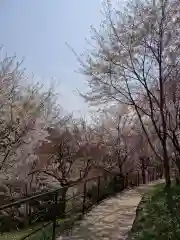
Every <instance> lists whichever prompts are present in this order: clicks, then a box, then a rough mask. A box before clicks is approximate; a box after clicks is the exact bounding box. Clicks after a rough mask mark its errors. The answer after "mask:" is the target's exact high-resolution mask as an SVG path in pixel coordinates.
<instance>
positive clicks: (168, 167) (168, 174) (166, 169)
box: [163, 145, 171, 188]
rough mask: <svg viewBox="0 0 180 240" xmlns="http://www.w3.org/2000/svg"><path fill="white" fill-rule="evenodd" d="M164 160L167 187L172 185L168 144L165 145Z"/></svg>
mask: <svg viewBox="0 0 180 240" xmlns="http://www.w3.org/2000/svg"><path fill="white" fill-rule="evenodd" d="M163 160H164V161H163V162H164V175H165V181H166V187H167V188H168V187H170V186H171V176H170V166H169V157H168V154H167V148H166V145H165V146H163Z"/></svg>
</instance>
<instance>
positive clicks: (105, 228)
mask: <svg viewBox="0 0 180 240" xmlns="http://www.w3.org/2000/svg"><path fill="white" fill-rule="evenodd" d="M162 182H163V180H158V181H154V182H152V183H150V184H147V185H141V186H139V187H136V188H133V189H129V190H125V191H123V192H121V193H120V194H118V195H117V196H115V197H112V198H109V199H106V200H104V201H103V202H101V203H100V204H99V205H97V206H95V207H94V208H93V209H92V210H91V211H90V212H89V213H87V214H86V215H85V216H84V218H83V219H82V220H81V221H80V223H79V224H76V225H75V226H74V228H73V229H72V232H71V233H69V235H70V236H60V237H58V239H57V240H70V239H71V240H95V239H96V240H125V239H126V238H127V234H128V232H129V230H130V229H131V227H132V224H133V222H134V219H135V216H136V208H137V206H138V204H139V202H140V200H141V198H142V195H143V194H144V193H146V192H147V191H148V190H150V188H151V187H152V186H154V185H155V184H158V183H162Z"/></svg>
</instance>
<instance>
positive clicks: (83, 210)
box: [82, 181, 87, 214]
mask: <svg viewBox="0 0 180 240" xmlns="http://www.w3.org/2000/svg"><path fill="white" fill-rule="evenodd" d="M86 191H87V189H86V181H85V182H84V190H83V209H82V213H83V214H84V213H85V210H86Z"/></svg>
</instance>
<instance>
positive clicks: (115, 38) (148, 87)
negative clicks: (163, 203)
mask: <svg viewBox="0 0 180 240" xmlns="http://www.w3.org/2000/svg"><path fill="white" fill-rule="evenodd" d="M178 12H179V2H178V1H177V0H157V1H153V0H151V1H131V2H129V3H127V7H126V8H125V9H124V11H121V12H120V11H117V10H116V9H113V7H112V5H111V3H110V1H107V2H106V3H105V4H104V15H105V20H104V21H103V23H102V29H101V30H100V31H97V30H95V29H94V36H93V39H94V40H95V44H93V46H95V49H94V50H92V51H91V52H90V54H88V57H87V59H86V61H85V62H83V61H81V64H82V69H81V71H82V72H83V74H85V75H87V76H88V78H87V80H88V83H89V87H90V91H89V92H88V93H86V94H82V96H84V97H85V99H86V100H87V101H89V102H91V103H94V104H99V103H101V104H105V103H107V102H114V101H115V102H120V103H125V104H127V105H129V106H132V107H133V108H134V111H135V112H136V114H137V117H138V118H139V121H140V123H141V127H142V129H143V132H144V134H145V136H146V138H147V140H148V143H149V144H150V146H151V147H152V148H153V144H152V142H151V139H150V136H149V134H148V129H147V126H146V124H144V118H146V119H147V118H148V119H149V121H150V122H151V125H152V127H153V128H154V132H155V133H156V136H157V138H158V139H159V142H160V145H161V149H162V151H161V155H159V154H158V155H157V158H159V159H162V161H163V164H164V173H165V178H166V185H167V186H169V185H170V182H171V181H170V166H169V156H168V150H167V141H168V126H167V108H166V101H165V98H166V93H165V82H166V81H167V79H168V78H169V76H170V75H171V72H172V71H173V70H174V68H178V65H179V49H180V48H179V33H178V32H179V27H180V21H179V15H178Z"/></svg>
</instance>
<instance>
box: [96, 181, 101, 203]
mask: <svg viewBox="0 0 180 240" xmlns="http://www.w3.org/2000/svg"><path fill="white" fill-rule="evenodd" d="M97 181H98V183H97V200H99V197H100V184H101V178H100V176H98V178H97Z"/></svg>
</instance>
